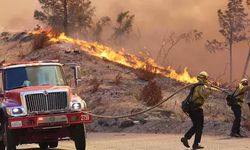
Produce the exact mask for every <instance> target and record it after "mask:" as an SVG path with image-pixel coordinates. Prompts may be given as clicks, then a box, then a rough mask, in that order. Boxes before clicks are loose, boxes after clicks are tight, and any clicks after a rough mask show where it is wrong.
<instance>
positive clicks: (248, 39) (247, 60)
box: [242, 0, 250, 78]
mask: <svg viewBox="0 0 250 150" xmlns="http://www.w3.org/2000/svg"><path fill="white" fill-rule="evenodd" d="M246 3H247V6H250V0H247V1H246ZM248 21H249V20H248ZM247 25H248V26H247V27H248V36H247V45H248V55H247V58H246V62H245V65H244V69H243V73H242V78H244V77H245V76H246V72H247V69H248V65H249V60H250V37H249V32H250V30H249V27H250V26H249V22H248V24H247Z"/></svg>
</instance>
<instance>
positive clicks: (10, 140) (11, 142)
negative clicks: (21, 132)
mask: <svg viewBox="0 0 250 150" xmlns="http://www.w3.org/2000/svg"><path fill="white" fill-rule="evenodd" d="M4 136H5V137H6V142H5V143H4V142H3V143H4V150H16V139H15V133H14V132H13V131H11V130H9V129H8V122H7V121H6V122H5V123H4Z"/></svg>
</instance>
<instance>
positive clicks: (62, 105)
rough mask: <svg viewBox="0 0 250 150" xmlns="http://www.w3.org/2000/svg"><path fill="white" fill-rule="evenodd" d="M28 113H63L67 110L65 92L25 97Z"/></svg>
mask: <svg viewBox="0 0 250 150" xmlns="http://www.w3.org/2000/svg"><path fill="white" fill-rule="evenodd" d="M25 100H26V106H27V111H28V112H48V111H63V110H65V109H67V106H68V100H67V92H51V93H47V94H44V93H36V94H29V95H25Z"/></svg>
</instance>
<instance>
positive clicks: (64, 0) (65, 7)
mask: <svg viewBox="0 0 250 150" xmlns="http://www.w3.org/2000/svg"><path fill="white" fill-rule="evenodd" d="M63 11H64V23H63V27H64V33H65V35H68V34H69V33H68V2H67V0H63Z"/></svg>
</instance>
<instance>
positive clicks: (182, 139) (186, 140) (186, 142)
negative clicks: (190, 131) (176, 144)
mask: <svg viewBox="0 0 250 150" xmlns="http://www.w3.org/2000/svg"><path fill="white" fill-rule="evenodd" d="M181 142H182V144H183V145H184V146H185V147H187V148H189V147H190V146H189V144H188V139H187V138H186V137H183V138H181Z"/></svg>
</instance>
